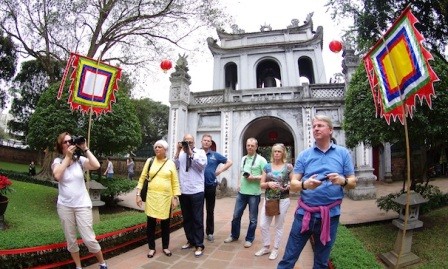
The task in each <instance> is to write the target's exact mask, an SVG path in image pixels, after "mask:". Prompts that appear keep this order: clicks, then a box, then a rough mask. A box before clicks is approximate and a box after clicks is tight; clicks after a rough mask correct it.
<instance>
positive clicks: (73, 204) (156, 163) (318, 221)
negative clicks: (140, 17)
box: [52, 115, 356, 269]
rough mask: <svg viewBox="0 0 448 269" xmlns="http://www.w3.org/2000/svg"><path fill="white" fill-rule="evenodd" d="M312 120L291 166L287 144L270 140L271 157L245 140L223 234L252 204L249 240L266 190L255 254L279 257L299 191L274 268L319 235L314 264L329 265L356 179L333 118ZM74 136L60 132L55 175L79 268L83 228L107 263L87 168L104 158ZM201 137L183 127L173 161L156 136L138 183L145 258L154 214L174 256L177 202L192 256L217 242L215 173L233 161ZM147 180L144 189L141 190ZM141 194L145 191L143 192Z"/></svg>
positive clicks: (151, 244) (235, 233)
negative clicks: (307, 141) (293, 197)
mask: <svg viewBox="0 0 448 269" xmlns="http://www.w3.org/2000/svg"><path fill="white" fill-rule="evenodd" d="M312 124H313V125H312V130H313V137H314V139H315V143H314V145H313V146H312V147H310V148H309V149H306V150H304V151H302V152H300V153H299V154H298V156H297V159H296V161H295V164H294V166H293V165H292V164H290V163H288V162H287V148H286V147H285V145H283V144H281V143H277V144H274V145H273V146H272V151H271V158H270V162H269V163H268V162H267V161H266V159H265V158H264V157H263V156H261V155H260V154H258V153H257V149H258V141H257V140H256V139H255V138H249V139H247V141H246V151H247V154H246V155H245V156H244V157H243V158H242V159H241V167H240V169H239V171H240V177H239V180H238V189H237V191H238V193H237V196H236V201H235V209H234V212H233V218H232V222H231V231H230V235H229V237H228V238H226V239H225V240H224V242H225V243H231V242H234V241H237V240H238V239H239V237H240V230H241V218H242V216H243V213H244V210H245V209H246V207H247V206H248V208H249V227H248V229H247V233H246V235H245V239H244V247H245V248H250V247H251V246H252V244H253V242H254V240H255V231H256V228H257V222H258V215H259V204H260V201H261V194H262V189H264V190H265V191H264V193H265V196H264V199H263V202H262V207H261V210H260V227H261V236H262V238H261V241H262V248H261V249H259V250H258V251H256V252H255V256H263V255H266V254H269V259H271V260H275V259H277V257H278V254H279V246H280V242H281V239H282V234H283V226H284V220H285V216H286V214H287V211H288V208H289V206H290V203H291V201H290V199H289V193H290V191H291V192H300V199H299V201H298V204H297V206H296V207H295V209H294V212H293V214H294V222H293V224H292V227H291V231H290V234H289V238H288V241H287V244H286V249H285V251H284V255H283V258H282V259H281V261H280V262H279V264H278V267H277V268H294V265H295V263H296V262H297V260H298V258H299V256H300V253H301V251H302V250H303V248H304V246H305V244H306V242H307V241H308V240H309V238H310V237H311V236H313V237H314V238H315V248H314V253H315V258H314V267H313V268H327V267H328V259H329V256H330V251H331V248H332V246H333V244H334V241H335V239H336V232H337V227H338V224H339V215H340V212H341V211H340V204H341V201H342V198H343V196H344V188H354V187H355V186H356V178H355V176H354V167H353V163H352V160H351V157H350V154H349V152H348V150H347V149H346V148H344V147H342V146H338V145H336V144H335V143H334V140H333V137H332V134H333V125H332V122H331V119H330V118H328V117H327V116H322V115H316V116H315V117H314V118H313V122H312ZM70 140H71V136H70V134H68V133H63V134H61V135H59V137H58V140H57V149H58V151H59V153H61V154H62V155H63V157H61V158H56V159H55V160H54V162H53V164H52V169H53V173H54V176H55V178H56V180H58V181H59V197H58V213H59V216H60V218H61V223H62V225H63V228H64V232H65V236H66V240H67V248H68V250H69V251H70V253H71V255H72V257H73V260H74V261H75V264H76V266H77V267H79V268H81V267H80V266H81V265H80V259H79V248H78V246H77V244H76V227H78V231H79V233H80V234H81V237H82V238H83V240H84V242H85V243H86V245H87V247H88V248H89V251H90V252H92V253H94V254H95V256H96V257H97V259H98V261H99V263H100V268H101V269H104V268H107V265H106V264H105V261H104V259H103V256H102V254H101V248H100V247H99V244H98V242H97V241H96V240H95V235H94V232H93V229H92V215H91V210H90V208H91V206H92V204H91V201H90V199H88V198H89V197H88V193H87V191H86V190H85V183H84V179H83V170H95V169H98V168H99V163H98V160H97V159H96V157H95V156H94V155H93V154H92V153H91V152H90V151H89V149H88V148H87V146H86V145H85V143H84V144H82V145H71V144H69V143H67V142H66V141H70ZM201 144H202V147H201V148H197V147H195V141H194V137H193V136H192V135H190V134H186V135H185V136H184V137H183V140H182V141H181V142H179V143H178V144H177V145H176V150H175V154H174V156H173V160H171V159H169V158H168V157H167V151H168V143H167V142H166V141H164V140H159V141H157V142H156V143H154V152H155V156H154V157H152V158H149V159H148V160H147V161H146V163H145V165H144V167H143V171H142V173H141V175H140V178H139V181H138V185H137V188H136V189H137V192H136V204H137V205H138V206H139V207H141V206H142V205H143V200H142V198H146V199H144V200H146V202H145V206H144V212H145V214H146V215H147V242H148V248H149V252H148V254H147V257H148V258H153V257H154V255H155V254H156V248H155V227H156V220H157V219H159V220H161V222H160V227H161V238H162V250H163V254H165V255H166V256H168V257H169V256H171V255H172V253H171V251H170V249H169V241H170V227H169V226H170V217H171V216H172V214H171V213H172V210H173V209H174V208H176V207H177V206H178V205H180V207H181V211H182V217H183V228H184V232H185V236H186V243H185V245H183V246H182V247H181V248H182V249H185V250H187V249H194V255H195V256H196V257H200V256H202V255H203V253H204V249H205V246H204V239H205V238H206V239H207V240H209V241H211V242H213V241H214V208H215V199H216V188H217V185H218V180H217V176H218V175H219V174H221V173H222V172H224V171H225V170H227V169H228V168H229V167H230V166H231V165H232V161H231V160H229V159H228V158H227V157H225V156H223V155H221V154H220V153H218V152H215V151H213V150H212V144H213V140H212V137H211V135H209V134H205V135H203V137H202V140H201ZM76 147H79V148H80V149H81V150H83V151H84V153H85V157H84V156H81V157H79V160H76V159H74V158H73V152H74V150H75V149H76ZM131 161H132V159H131V160H128V166H129V163H130V162H131ZM133 166H134V164H133V162H132V175H129V177H130V178H132V176H133ZM128 172H130V171H128ZM145 181H147V186H148V187H147V191H146V193H141V190H142V188H143V187H144V183H145ZM74 190H76V191H74ZM143 195H144V196H145V197H142V196H143ZM204 204H205V211H206V224H205V225H204ZM89 212H90V213H89ZM273 221H274V230H275V236H274V241H273V244H271V235H270V226H271V223H272V222H273ZM81 224H82V225H81ZM204 226H205V229H204Z"/></svg>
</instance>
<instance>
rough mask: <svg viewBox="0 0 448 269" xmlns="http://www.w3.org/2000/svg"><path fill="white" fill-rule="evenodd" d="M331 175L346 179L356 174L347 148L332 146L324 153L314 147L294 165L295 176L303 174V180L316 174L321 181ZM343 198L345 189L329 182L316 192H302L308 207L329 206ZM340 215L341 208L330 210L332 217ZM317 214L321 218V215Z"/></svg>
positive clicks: (300, 212)
mask: <svg viewBox="0 0 448 269" xmlns="http://www.w3.org/2000/svg"><path fill="white" fill-rule="evenodd" d="M329 173H338V174H340V175H343V176H345V177H348V176H350V175H354V174H355V168H354V166H353V162H352V158H351V155H350V152H349V151H348V150H347V149H346V148H344V147H341V146H339V145H335V144H331V146H330V148H329V149H328V150H327V151H326V152H322V151H321V150H320V149H319V148H318V147H317V146H316V145H314V146H313V147H311V148H308V149H306V150H304V151H302V152H300V153H299V156H298V157H297V160H296V163H295V165H294V174H302V180H307V179H308V178H309V177H311V176H312V175H314V174H318V176H317V179H320V178H321V177H325V175H326V174H329ZM343 197H344V189H343V187H342V186H340V185H335V184H332V183H331V181H328V180H325V181H323V183H322V184H321V185H320V186H319V187H317V188H315V189H314V190H304V191H302V192H301V199H302V201H303V202H304V203H305V204H307V205H308V206H321V205H328V204H331V203H333V202H334V201H336V200H341V199H342V198H343ZM340 213H341V210H340V206H336V207H334V208H332V209H331V210H330V217H333V216H337V215H340ZM299 214H303V209H301V208H300V209H299ZM317 214H318V215H319V216H320V214H319V213H317Z"/></svg>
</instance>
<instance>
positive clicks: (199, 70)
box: [141, 0, 347, 105]
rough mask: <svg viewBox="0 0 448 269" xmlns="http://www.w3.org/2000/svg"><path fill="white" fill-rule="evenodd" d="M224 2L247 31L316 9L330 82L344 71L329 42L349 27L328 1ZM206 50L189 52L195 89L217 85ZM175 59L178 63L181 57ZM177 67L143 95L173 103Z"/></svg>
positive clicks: (213, 34)
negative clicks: (335, 16)
mask: <svg viewBox="0 0 448 269" xmlns="http://www.w3.org/2000/svg"><path fill="white" fill-rule="evenodd" d="M221 1H222V3H226V5H227V6H226V8H227V12H229V13H230V14H232V16H233V17H234V19H235V23H236V24H237V25H238V26H239V28H240V29H243V30H245V31H246V32H257V31H259V30H260V26H261V25H264V24H267V25H271V27H272V29H285V28H286V27H287V26H288V25H290V24H291V20H292V19H298V20H299V21H300V22H301V24H302V23H303V21H304V20H305V18H306V16H307V14H308V13H310V12H314V15H313V24H314V30H316V28H317V27H318V26H323V28H324V47H323V56H324V63H325V72H326V75H327V79H326V81H328V80H329V79H330V77H332V76H333V74H334V73H340V72H342V67H341V61H342V52H339V53H333V52H331V51H330V50H329V48H328V43H330V41H331V40H333V39H338V40H340V39H341V36H342V32H343V31H342V30H343V29H345V28H347V26H342V25H341V24H338V23H336V22H334V21H332V20H331V16H330V12H326V10H327V8H326V7H324V5H325V3H326V2H327V1H328V0H275V1H270V0H221ZM226 31H228V32H231V30H230V29H226ZM209 36H211V37H214V38H217V35H216V31H212V32H210V33H209V35H207V36H204V41H205V39H206V38H207V37H209ZM205 44H206V43H205ZM205 46H206V45H205ZM206 51H208V53H206V54H205V55H203V54H201V56H200V57H199V58H198V59H195V56H194V55H189V57H188V58H187V60H188V62H189V69H190V71H189V74H190V75H191V80H192V84H191V85H190V90H191V91H193V92H198V91H209V90H212V87H213V81H212V78H213V57H212V54H211V53H210V52H209V50H208V48H206ZM187 55H188V54H187ZM190 56H191V57H190ZM171 60H172V62H173V65H174V64H175V61H176V60H177V58H176V59H171ZM173 70H174V68H173V69H171V70H170V71H168V72H167V73H166V74H164V73H163V72H162V71H161V72H160V73H158V74H156V76H158V77H157V78H154V79H152V80H151V82H149V83H148V82H145V84H146V85H147V86H148V87H147V89H148V90H145V91H144V92H143V93H141V94H142V95H143V96H145V97H149V98H151V99H153V100H155V101H160V102H162V103H164V104H166V105H169V102H168V98H169V87H170V82H169V75H170V73H171V72H172V71H173ZM145 88H146V87H145Z"/></svg>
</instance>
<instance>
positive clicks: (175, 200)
mask: <svg viewBox="0 0 448 269" xmlns="http://www.w3.org/2000/svg"><path fill="white" fill-rule="evenodd" d="M178 206H179V198H177V197H176V196H174V197H173V199H171V208H176V207H178Z"/></svg>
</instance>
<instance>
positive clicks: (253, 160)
mask: <svg viewBox="0 0 448 269" xmlns="http://www.w3.org/2000/svg"><path fill="white" fill-rule="evenodd" d="M257 155H258V154H256V153H255V156H254V158H253V159H252V165H251V167H253V166H254V164H255V160H256V159H257ZM246 159H247V156H246V158H244V161H243V169H244V166H245V165H246Z"/></svg>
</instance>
